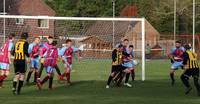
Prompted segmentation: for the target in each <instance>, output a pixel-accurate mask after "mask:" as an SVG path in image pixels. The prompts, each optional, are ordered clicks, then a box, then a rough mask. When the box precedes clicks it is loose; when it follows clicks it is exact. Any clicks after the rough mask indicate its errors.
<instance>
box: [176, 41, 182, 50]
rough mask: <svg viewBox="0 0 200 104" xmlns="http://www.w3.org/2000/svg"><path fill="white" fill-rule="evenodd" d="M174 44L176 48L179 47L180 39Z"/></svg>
mask: <svg viewBox="0 0 200 104" xmlns="http://www.w3.org/2000/svg"><path fill="white" fill-rule="evenodd" d="M175 45H176V48H180V47H181V41H179V40H177V41H176V43H175Z"/></svg>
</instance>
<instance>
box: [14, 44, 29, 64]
mask: <svg viewBox="0 0 200 104" xmlns="http://www.w3.org/2000/svg"><path fill="white" fill-rule="evenodd" d="M28 46H29V44H28V42H26V41H25V40H19V41H18V42H17V43H16V44H15V47H14V53H13V55H14V59H15V60H26V56H27V57H29V54H28Z"/></svg>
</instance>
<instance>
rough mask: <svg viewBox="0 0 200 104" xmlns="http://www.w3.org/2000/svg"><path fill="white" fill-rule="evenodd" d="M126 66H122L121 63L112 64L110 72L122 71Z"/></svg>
mask: <svg viewBox="0 0 200 104" xmlns="http://www.w3.org/2000/svg"><path fill="white" fill-rule="evenodd" d="M125 69H126V68H125V67H123V66H122V65H113V66H112V70H111V72H112V73H113V72H115V73H119V72H122V71H123V70H125Z"/></svg>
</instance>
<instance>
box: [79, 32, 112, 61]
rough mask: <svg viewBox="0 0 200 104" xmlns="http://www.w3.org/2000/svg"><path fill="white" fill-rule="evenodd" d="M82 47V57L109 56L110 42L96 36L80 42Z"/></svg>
mask: <svg viewBox="0 0 200 104" xmlns="http://www.w3.org/2000/svg"><path fill="white" fill-rule="evenodd" d="M80 43H81V44H82V45H83V46H84V47H83V51H82V57H87V58H88V57H89V58H108V57H110V55H111V50H112V42H110V41H107V40H105V39H102V38H100V37H97V36H88V37H87V38H85V39H83V40H81V41H80Z"/></svg>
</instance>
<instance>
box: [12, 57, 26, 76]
mask: <svg viewBox="0 0 200 104" xmlns="http://www.w3.org/2000/svg"><path fill="white" fill-rule="evenodd" d="M13 64H14V70H15V74H17V73H25V72H26V61H25V60H14V62H13Z"/></svg>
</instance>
